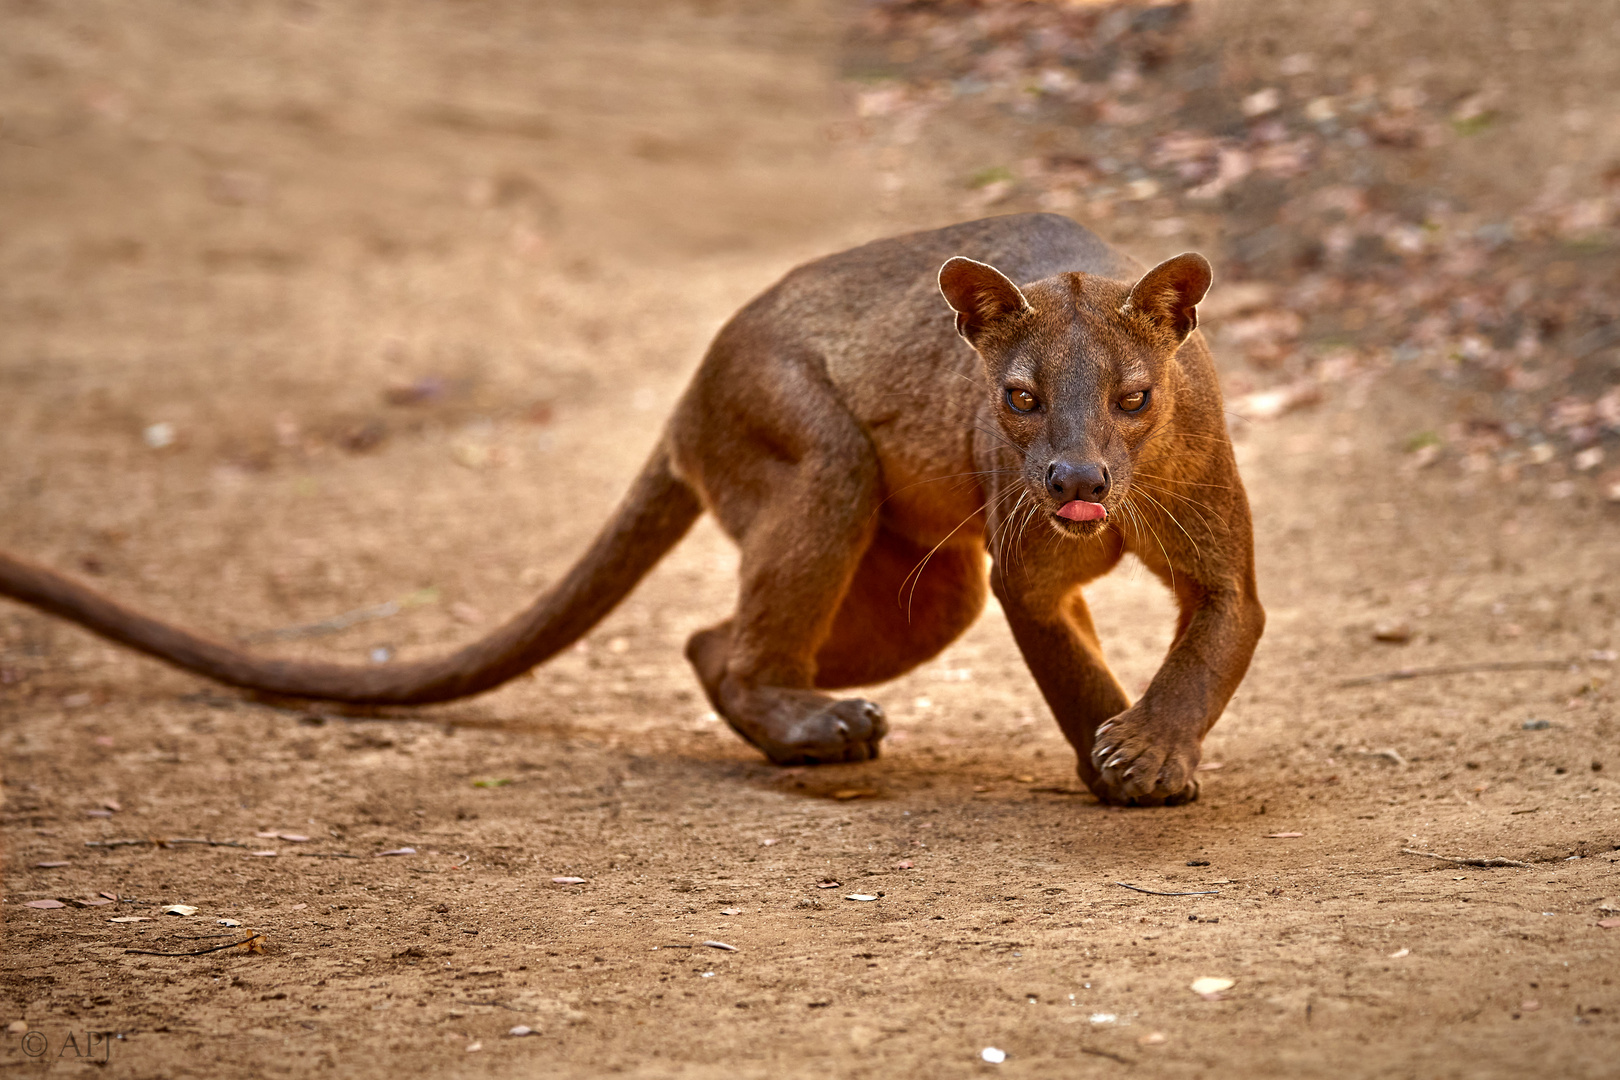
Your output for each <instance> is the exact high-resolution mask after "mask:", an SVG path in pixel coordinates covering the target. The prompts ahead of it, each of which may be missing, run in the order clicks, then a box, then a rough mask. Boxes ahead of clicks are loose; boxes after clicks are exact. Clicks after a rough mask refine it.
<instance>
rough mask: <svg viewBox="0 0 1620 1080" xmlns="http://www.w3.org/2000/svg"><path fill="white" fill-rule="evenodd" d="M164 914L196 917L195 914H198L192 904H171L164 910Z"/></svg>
mask: <svg viewBox="0 0 1620 1080" xmlns="http://www.w3.org/2000/svg"><path fill="white" fill-rule="evenodd" d="M163 914H165V915H195V914H197V909H196V908H194V907H192V906H191V905H190V904H170V905H169V906H168V907H166V908H164V909H163Z"/></svg>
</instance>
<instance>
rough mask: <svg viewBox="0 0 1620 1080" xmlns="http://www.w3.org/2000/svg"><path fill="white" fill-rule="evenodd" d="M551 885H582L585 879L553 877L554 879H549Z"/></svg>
mask: <svg viewBox="0 0 1620 1080" xmlns="http://www.w3.org/2000/svg"><path fill="white" fill-rule="evenodd" d="M551 883H552V884H553V885H584V884H586V882H585V879H584V878H582V877H554V878H552V879H551Z"/></svg>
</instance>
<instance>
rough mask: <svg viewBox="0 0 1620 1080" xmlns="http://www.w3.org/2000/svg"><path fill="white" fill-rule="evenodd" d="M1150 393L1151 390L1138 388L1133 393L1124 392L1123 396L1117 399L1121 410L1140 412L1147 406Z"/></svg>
mask: <svg viewBox="0 0 1620 1080" xmlns="http://www.w3.org/2000/svg"><path fill="white" fill-rule="evenodd" d="M1152 393H1153V391H1151V390H1138V391H1136V392H1135V393H1131V394H1126V395H1125V396H1124V397H1122V398H1120V399H1119V407H1120V410H1121V411H1122V412H1132V413H1133V412H1141V411H1142V410H1143V409H1145V408H1147V403H1148V398H1149V397H1150V396H1151V395H1152Z"/></svg>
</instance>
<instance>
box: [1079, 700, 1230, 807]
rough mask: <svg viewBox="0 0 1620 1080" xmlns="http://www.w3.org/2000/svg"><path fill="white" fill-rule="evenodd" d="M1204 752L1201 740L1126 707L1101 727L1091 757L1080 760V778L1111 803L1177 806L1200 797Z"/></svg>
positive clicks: (1093, 791)
mask: <svg viewBox="0 0 1620 1080" xmlns="http://www.w3.org/2000/svg"><path fill="white" fill-rule="evenodd" d="M1201 750H1202V748H1201V746H1200V744H1199V740H1198V739H1197V738H1190V737H1188V736H1187V735H1185V734H1183V733H1181V732H1180V731H1178V730H1177V729H1176V728H1175V727H1174V726H1172V725H1170V724H1167V723H1164V722H1163V721H1155V720H1154V718H1153V717H1151V716H1148V715H1146V714H1144V713H1141V712H1138V711H1137V710H1136V709H1134V708H1132V709H1126V710H1125V711H1124V712H1122V713H1120V714H1119V715H1118V716H1115V717H1113V718H1112V719H1110V720H1106V721H1104V722H1103V723H1102V724H1101V725H1099V726H1098V728H1097V733H1096V737H1095V741H1094V743H1093V744H1092V748H1091V760H1090V761H1089V762H1082V763H1081V768H1080V778H1081V779H1082V780H1084V781H1085V782H1086V786H1087V787H1089V788H1090V789H1091V791H1092V793H1093V794H1094V795H1096V796H1097V797H1098V798H1099V799H1101V800H1102V801H1103V802H1106V803H1115V804H1117V805H1121V806H1177V805H1180V804H1181V803H1188V802H1192V801H1193V800H1194V799H1196V798H1198V776H1197V769H1198V759H1199V756H1200V753H1201ZM1087 765H1089V766H1090V768H1087V767H1086V766H1087Z"/></svg>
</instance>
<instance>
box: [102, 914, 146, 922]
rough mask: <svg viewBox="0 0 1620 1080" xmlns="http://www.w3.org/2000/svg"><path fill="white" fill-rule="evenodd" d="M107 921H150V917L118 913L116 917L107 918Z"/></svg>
mask: <svg viewBox="0 0 1620 1080" xmlns="http://www.w3.org/2000/svg"><path fill="white" fill-rule="evenodd" d="M107 921H108V922H151V921H152V920H151V919H150V918H148V917H147V916H145V915H120V916H118V917H117V918H116V919H108V920H107Z"/></svg>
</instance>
